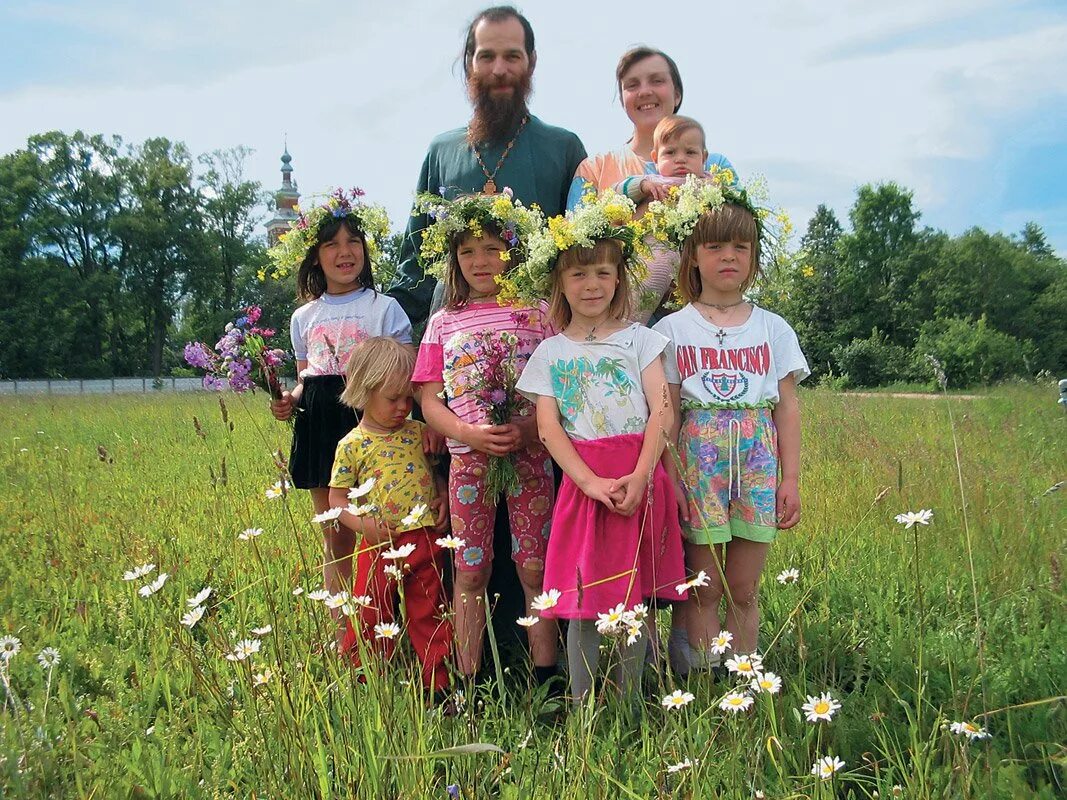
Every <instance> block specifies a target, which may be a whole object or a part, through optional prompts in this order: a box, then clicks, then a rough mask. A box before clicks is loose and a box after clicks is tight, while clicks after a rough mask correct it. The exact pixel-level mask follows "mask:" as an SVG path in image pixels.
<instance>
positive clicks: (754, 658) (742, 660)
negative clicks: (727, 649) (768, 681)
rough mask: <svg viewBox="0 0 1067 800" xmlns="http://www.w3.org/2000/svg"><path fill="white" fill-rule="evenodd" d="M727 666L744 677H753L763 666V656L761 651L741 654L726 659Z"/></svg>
mask: <svg viewBox="0 0 1067 800" xmlns="http://www.w3.org/2000/svg"><path fill="white" fill-rule="evenodd" d="M726 668H727V669H728V670H730V672H733V673H735V674H737V675H740V676H741V677H742V678H751V677H752V676H753V675H755V674H756V673H757V672H759V671H760V670H761V669H762V668H763V657H762V656H761V655H760V654H759V653H749V654H748V655H741V654H740V653H738V654H737V655H736V656H734V657H733V658H728V659H726Z"/></svg>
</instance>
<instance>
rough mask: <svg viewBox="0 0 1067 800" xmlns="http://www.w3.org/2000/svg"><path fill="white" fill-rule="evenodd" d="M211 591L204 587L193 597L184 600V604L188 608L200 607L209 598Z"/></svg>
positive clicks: (208, 587)
mask: <svg viewBox="0 0 1067 800" xmlns="http://www.w3.org/2000/svg"><path fill="white" fill-rule="evenodd" d="M212 591H213V590H212V588H211V587H210V586H205V587H204V588H203V589H201V590H200V591H199V592H197V593H196V595H195V596H194V597H190V598H189V599H188V600H186V601H185V604H186V605H187V606H189V608H196V607H197V606H202V605H203V604H204V601H205V600H207V599H208V598H209V597H210V596H211V592H212Z"/></svg>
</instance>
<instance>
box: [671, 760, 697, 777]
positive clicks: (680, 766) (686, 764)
mask: <svg viewBox="0 0 1067 800" xmlns="http://www.w3.org/2000/svg"><path fill="white" fill-rule="evenodd" d="M699 763H700V759H697V758H693V759H690V758H686V759H683V760H682V761H679V762H678V763H677V764H671V765H670V766H669V767H667V773H668V774H670V775H674V774H675V773H676V772H682V771H683V770H687V769H692V768H693V767H695V766H696V765H697V764H699Z"/></svg>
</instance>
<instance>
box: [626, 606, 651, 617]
mask: <svg viewBox="0 0 1067 800" xmlns="http://www.w3.org/2000/svg"><path fill="white" fill-rule="evenodd" d="M630 614H632V615H633V618H634V619H635V620H642V619H645V618H647V617H648V606H646V605H645V604H644V603H638V604H637V605H635V606H634V607H633V608H632V609H631V610H630Z"/></svg>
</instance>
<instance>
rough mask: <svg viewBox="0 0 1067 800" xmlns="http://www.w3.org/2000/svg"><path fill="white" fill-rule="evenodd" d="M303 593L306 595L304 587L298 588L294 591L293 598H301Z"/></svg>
mask: <svg viewBox="0 0 1067 800" xmlns="http://www.w3.org/2000/svg"><path fill="white" fill-rule="evenodd" d="M303 593H304V587H303V586H297V587H296V588H295V589H293V597H299V596H300V595H302V594H303Z"/></svg>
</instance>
